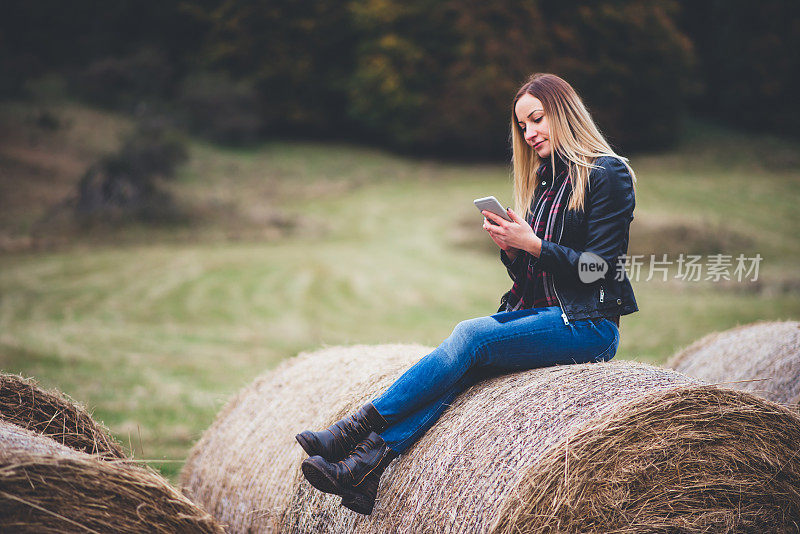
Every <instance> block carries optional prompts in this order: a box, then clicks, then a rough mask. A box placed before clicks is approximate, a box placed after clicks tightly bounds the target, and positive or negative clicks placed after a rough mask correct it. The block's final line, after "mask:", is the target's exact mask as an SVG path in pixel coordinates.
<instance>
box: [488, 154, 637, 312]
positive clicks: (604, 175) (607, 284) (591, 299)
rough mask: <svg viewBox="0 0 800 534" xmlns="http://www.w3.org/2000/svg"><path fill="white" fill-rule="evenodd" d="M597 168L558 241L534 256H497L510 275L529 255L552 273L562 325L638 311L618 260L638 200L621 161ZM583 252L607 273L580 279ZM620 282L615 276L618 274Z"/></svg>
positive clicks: (519, 272)
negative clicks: (604, 265)
mask: <svg viewBox="0 0 800 534" xmlns="http://www.w3.org/2000/svg"><path fill="white" fill-rule="evenodd" d="M595 165H598V166H599V168H597V169H594V170H592V172H591V173H590V175H589V191H588V192H587V194H586V198H585V199H584V209H583V211H577V212H576V211H573V210H568V209H565V211H564V217H565V219H564V225H563V232H562V235H561V236H560V239H558V240H557V241H556V242H553V241H545V240H542V251H541V254H540V255H539V257H538V258H534V257H531V256H530V255H529V254H528V253H520V254H518V255H517V257H516V258H515V259H514V261H513V262H512V261H510V260H509V259H508V256H506V254H505V253H503V252H502V251H501V255H500V257H501V259H502V261H503V263H504V264H505V265H506V267H507V268H508V270H509V274H510V275H511V276H512V279H514V277H515V276H526V275H527V273H526V272H525V271H526V270H527V259H528V258H530V259H531V261H533V262H534V264H533V265H534V267H535V268H539V269H542V270H545V271H547V272H549V273H551V274H552V275H553V283H554V285H555V289H556V295H557V297H558V301H559V304H560V306H561V309H562V311H563V314H562V317H563V318H564V323H565V324H568V323H569V321H571V320H578V319H595V318H601V317H615V316H618V315H627V314H629V313H633V312H635V311H638V310H639V308H638V306H637V305H636V299H635V297H634V295H633V288H632V287H631V283H630V280H628V275H627V273H625V270H624V268H622V267H620V266H619V262H618V259H619V258H620V257H622V258H624V257H625V256H626V255H627V253H628V236H629V230H630V223H631V221H632V220H633V209H634V207H635V205H636V198H635V195H634V190H633V180H632V178H631V175H630V173H629V172H628V169H627V167H626V166H625V164H624V163H623V162H622V161H620V160H619V159H617V158H614V157H601V158H598V159H597V160H596V161H595ZM582 252H592V253H594V254H597V255H598V256H600V257H601V258H603V260H605V262H606V263H607V264H608V270H607V271H606V273H605V275H604V276H603V277H602V278H601V279H599V280H596V281H594V282H592V283H588V284H587V283H584V282H582V281H581V277H580V275H579V271H578V269H579V258H580V256H581V253H582ZM620 274H621V275H622V280H618V279H617V278H618V277H619V275H620ZM508 295H509V293H506V294H505V295H503V299H502V302H501V306H500V309H499V310H498V311H505V310H506V301H507V299H508Z"/></svg>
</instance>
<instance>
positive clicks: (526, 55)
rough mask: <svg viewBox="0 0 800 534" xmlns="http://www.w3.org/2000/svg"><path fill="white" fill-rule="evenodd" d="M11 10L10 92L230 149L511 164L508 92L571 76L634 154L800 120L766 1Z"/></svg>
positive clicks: (789, 7)
mask: <svg viewBox="0 0 800 534" xmlns="http://www.w3.org/2000/svg"><path fill="white" fill-rule="evenodd" d="M753 6H754V5H753V4H752V3H751V2H747V3H745V2H744V1H743V0H663V1H653V0H605V1H593V2H589V1H579V0H560V1H559V2H545V1H537V0H528V1H523V0H495V1H493V2H481V1H477V0H351V1H347V2H334V1H330V0H319V1H315V2H297V1H296V0H293V1H290V0H258V1H253V0H176V1H168V0H161V1H155V0H137V1H135V2H134V1H132V0H117V1H114V2H101V1H98V0H73V1H72V2H61V1H57V0H37V1H36V2H30V1H25V0H9V1H8V2H6V3H5V4H4V8H5V9H4V16H3V17H2V20H0V69H2V72H3V74H2V77H0V95H2V96H4V97H6V98H19V97H20V96H25V95H26V94H28V93H30V91H31V89H30V88H31V86H32V85H31V82H32V81H34V80H36V79H40V78H41V77H42V76H44V75H50V76H57V77H58V78H59V79H60V80H63V84H64V86H65V90H66V91H67V92H68V93H69V94H71V95H74V96H77V97H80V98H84V99H86V100H88V101H91V102H93V103H95V104H99V105H103V106H108V107H113V108H118V109H125V110H129V111H133V110H135V109H139V108H141V107H142V106H148V107H149V108H150V109H159V110H163V111H164V112H165V113H167V114H170V115H171V116H173V117H175V120H176V121H177V122H178V123H179V124H181V125H183V126H185V128H186V129H187V130H189V131H191V132H193V133H195V134H197V135H200V136H204V137H207V138H209V139H211V140H214V141H218V142H223V143H234V144H235V143H246V142H250V141H254V140H257V139H262V138H265V137H273V136H283V137H286V136H293V137H302V138H313V139H324V140H331V139H337V140H341V139H348V140H355V141H362V142H369V143H376V144H379V145H382V146H388V147H391V148H392V149H394V150H398V151H402V152H410V153H422V154H436V155H442V156H453V157H465V156H469V157H479V158H498V157H506V156H507V150H508V149H507V144H508V143H507V137H508V128H509V123H510V109H511V106H510V104H511V98H512V97H513V95H514V92H515V90H516V89H517V88H518V87H519V85H521V84H522V83H523V82H524V81H525V79H526V77H527V76H528V75H529V74H530V73H532V72H535V71H545V72H554V73H556V74H559V75H561V76H562V77H564V78H565V79H567V80H568V81H570V82H571V83H572V84H573V85H574V86H575V87H576V89H577V90H578V91H579V93H580V94H581V95H583V97H584V98H585V101H586V103H587V105H588V107H589V108H590V110H591V111H592V112H593V114H594V116H595V118H596V119H597V121H598V123H599V125H600V127H601V129H602V130H603V131H604V132H605V133H606V134H607V135H608V137H609V138H610V140H611V142H612V144H614V145H616V146H618V147H620V148H621V150H623V151H624V152H630V151H632V150H638V149H658V148H662V147H665V146H668V145H670V144H671V143H674V142H675V141H676V140H677V136H678V134H679V132H680V126H681V120H682V118H683V117H685V115H686V114H687V113H693V114H700V115H703V116H705V117H708V118H711V119H714V120H717V121H721V122H725V123H730V124H733V125H735V126H739V127H747V128H754V129H757V130H759V131H770V132H777V133H788V134H793V133H794V132H793V127H794V125H796V124H798V118H800V113H799V112H798V109H799V108H800V103H798V101H797V99H796V98H793V97H794V95H796V94H797V93H798V87H797V85H798V82H797V81H796V79H797V76H796V73H797V72H798V54H796V50H797V49H799V48H800V47H799V46H798V44H800V43H798V42H797V41H798V40H799V39H800V32H798V31H797V29H798V28H799V27H800V3H798V2H796V1H792V0H764V1H762V2H760V3H759V4H758V7H757V8H754V7H753Z"/></svg>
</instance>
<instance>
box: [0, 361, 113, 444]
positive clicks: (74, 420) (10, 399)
mask: <svg viewBox="0 0 800 534" xmlns="http://www.w3.org/2000/svg"><path fill="white" fill-rule="evenodd" d="M0 420H3V421H7V422H10V423H14V424H15V425H19V426H21V427H23V428H27V429H30V430H32V431H34V432H37V433H39V434H42V435H44V436H48V437H50V438H52V439H54V440H55V441H57V442H59V443H61V444H63V445H66V446H67V447H71V448H73V449H75V450H79V451H83V452H86V453H89V454H97V455H99V456H102V457H104V458H125V453H124V452H123V450H122V447H121V446H120V444H119V443H117V442H116V441H115V440H114V438H112V437H111V434H110V433H109V431H108V429H107V428H106V427H104V426H103V425H102V424H101V423H98V422H97V421H95V420H94V419H92V416H91V415H90V414H89V412H87V411H86V410H85V409H84V408H83V407H82V406H81V405H80V404H78V403H77V402H75V401H74V400H72V399H70V398H69V397H68V396H66V395H65V394H63V393H61V392H59V391H55V390H46V389H43V388H41V387H40V386H39V385H38V384H37V383H36V381H35V380H32V379H29V378H23V377H21V376H19V375H13V374H6V373H0Z"/></svg>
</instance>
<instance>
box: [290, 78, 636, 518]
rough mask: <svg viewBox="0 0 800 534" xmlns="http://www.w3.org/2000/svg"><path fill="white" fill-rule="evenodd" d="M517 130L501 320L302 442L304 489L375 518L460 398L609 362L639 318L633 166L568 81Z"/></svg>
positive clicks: (504, 239)
mask: <svg viewBox="0 0 800 534" xmlns="http://www.w3.org/2000/svg"><path fill="white" fill-rule="evenodd" d="M511 121H512V122H511V131H512V144H513V147H512V148H513V166H514V200H515V204H516V211H515V210H512V209H511V208H509V209H508V215H509V217H510V218H511V222H508V221H506V220H504V219H503V218H501V217H498V216H497V215H495V214H493V213H491V212H488V211H484V212H483V215H484V217H485V220H484V223H483V228H484V229H485V230H486V231H487V232H488V234H489V237H491V238H492V240H494V242H495V243H496V244H497V245H498V246H499V247H500V249H501V252H500V257H501V260H502V261H503V263H504V264H505V266H506V268H507V269H508V273H509V275H510V276H511V279H512V280H513V287H512V288H511V290H510V291H509V292H507V293H506V294H505V295H504V296H503V298H502V304H501V306H500V309H499V310H498V313H496V314H495V315H491V316H489V317H481V318H477V319H472V320H468V321H464V322H461V323H459V324H458V325H457V326H456V328H455V329H454V330H453V333H452V334H451V335H450V337H448V338H447V339H446V340H445V341H444V342H442V344H441V345H439V347H437V348H436V349H435V350H434V351H433V352H431V353H430V354H428V355H427V356H425V357H423V358H422V359H421V360H419V361H418V362H417V363H416V364H414V366H412V367H411V368H410V369H409V370H408V371H406V372H405V373H404V374H403V375H402V376H401V377H400V378H399V379H397V380H396V381H395V382H394V383H393V384H392V385H391V386H390V387H389V388H388V389H387V390H386V391H385V392H384V393H383V394H382V395H380V396H379V397H378V398H376V399H374V400H373V401H372V402H370V403H367V404H366V405H364V406H363V407H362V408H361V409H360V410H359V411H358V412H357V413H355V414H353V415H350V416H349V417H347V418H345V419H343V420H341V421H338V422H337V423H334V424H333V425H332V426H331V427H329V428H328V429H326V430H323V431H321V432H311V431H305V432H302V433H300V434H298V435H297V441H298V442H299V443H300V445H301V446H302V447H303V449H305V451H306V452H307V453H308V454H309V455H310V458H307V459H306V460H305V461H304V462H303V465H302V469H303V474H304V475H305V477H306V479H308V481H309V482H310V483H311V484H312V485H313V486H314V487H316V488H317V489H319V490H321V491H324V492H327V493H334V494H337V495H342V504H343V505H344V506H346V507H348V508H350V509H352V510H354V511H356V512H359V513H362V514H369V513H371V512H372V508H373V506H374V504H375V498H376V495H377V490H378V482H379V480H380V476H381V474H382V473H383V471H384V469H386V466H387V465H388V464H389V463H390V462H391V461H392V460H393V459H394V458H396V457H397V456H398V455H399V454H401V453H403V452H404V451H405V450H406V449H408V448H409V447H411V445H412V444H413V443H415V442H416V441H417V440H418V439H419V438H420V437H421V436H422V435H423V434H424V433H425V432H426V431H427V430H428V429H429V428H430V427H431V426H433V424H434V422H435V421H436V420H437V419H438V417H439V416H440V415H441V414H442V412H443V411H444V410H445V408H446V407H447V406H448V405H449V404H450V403H451V401H452V400H453V399H454V398H455V397H456V396H457V395H458V394H459V393H461V392H462V391H464V390H465V389H466V388H468V387H469V386H471V385H472V384H474V383H476V382H477V381H479V380H481V379H484V378H486V377H489V376H492V375H497V374H501V373H507V372H512V371H518V370H522V369H530V368H535V367H544V366H549V365H562V364H569V363H586V362H601V361H607V360H610V359H611V358H613V357H614V354H615V353H616V350H617V346H618V344H619V330H618V327H619V316H620V315H626V314H629V313H633V312H635V311H637V310H638V308H637V305H636V301H635V299H634V295H633V289H632V288H631V284H630V282H629V280H628V279H627V276H626V274H625V270H624V267H623V266H624V258H625V255H626V254H627V249H628V230H629V227H630V222H631V220H633V209H634V204H635V200H634V190H633V181H634V174H633V171H632V170H631V169H630V167H629V166H628V164H627V160H626V159H625V158H622V157H620V156H618V155H616V154H615V153H614V151H613V150H612V149H611V147H610V146H609V145H608V143H607V142H606V141H605V140H604V139H603V137H602V135H601V134H600V132H599V131H598V129H597V127H596V126H595V124H594V122H593V121H592V118H591V117H590V115H589V113H588V111H587V110H586V108H585V107H584V105H583V103H582V102H581V100H580V98H579V97H578V95H577V94H576V93H575V91H574V89H573V88H572V87H571V86H570V85H569V84H568V83H567V82H565V81H564V80H562V79H561V78H559V77H558V76H555V75H552V74H536V75H534V76H532V77H531V78H530V79H529V80H528V82H527V83H526V84H525V85H523V86H522V87H521V88H520V90H519V91H518V92H517V95H516V97H515V98H514V103H513V108H512V117H511ZM518 213H520V214H522V216H520V215H518Z"/></svg>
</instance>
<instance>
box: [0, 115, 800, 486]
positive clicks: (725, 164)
mask: <svg viewBox="0 0 800 534" xmlns="http://www.w3.org/2000/svg"><path fill="white" fill-rule="evenodd" d="M33 112H34V110H33V108H31V107H30V106H24V105H14V106H11V105H5V106H4V107H3V108H0V118H2V120H3V121H4V122H5V123H6V125H9V124H10V125H12V126H14V128H13V131H14V132H15V133H14V134H13V135H12V134H9V133H8V132H9V131H10V130H9V129H6V133H5V134H4V137H3V138H2V139H0V141H1V143H0V171H2V172H0V195H2V199H0V208H1V209H2V214H0V244H2V243H5V244H6V249H5V252H0V368H2V370H3V371H6V372H15V373H21V374H24V375H27V376H34V377H36V378H37V379H39V380H40V382H42V383H43V384H44V385H46V386H52V387H58V388H59V389H61V390H63V391H65V392H67V393H68V394H69V395H71V396H72V397H73V398H75V399H78V400H80V401H82V402H83V403H85V404H86V405H87V406H88V407H89V408H90V409H91V410H92V411H93V413H94V414H95V416H96V417H97V418H98V419H100V420H102V421H104V422H105V423H106V424H107V425H108V426H109V427H110V428H111V430H112V431H113V433H114V434H115V435H116V436H117V437H118V438H119V439H120V440H121V441H122V442H123V443H125V444H126V446H128V447H129V448H130V449H131V452H132V453H133V454H135V456H136V457H137V458H142V459H146V460H148V461H149V462H150V463H151V464H152V465H153V466H154V467H156V468H158V469H160V470H161V471H162V472H163V473H165V474H166V475H167V476H169V477H172V478H173V479H174V477H175V476H176V474H177V472H178V471H179V470H180V467H181V463H182V461H183V459H184V458H185V457H186V454H187V452H188V450H189V448H190V447H191V445H192V444H193V443H194V442H195V441H196V440H197V439H198V438H199V436H200V435H201V434H202V432H203V430H204V429H205V428H207V427H208V426H209V424H210V423H211V422H212V421H213V419H214V416H215V414H216V413H217V412H218V410H219V409H220V408H221V407H222V406H223V404H224V403H225V402H226V400H227V399H228V398H229V396H230V395H231V394H232V393H234V392H235V391H237V390H238V389H240V388H241V387H243V386H244V385H245V384H248V383H249V382H250V381H252V379H253V378H254V377H255V376H256V375H258V374H260V373H262V372H264V371H265V370H267V369H269V368H271V367H273V366H274V365H276V364H277V363H278V362H279V361H281V360H283V359H285V358H288V357H291V356H293V355H295V354H297V353H298V352H299V351H302V350H309V349H315V348H318V347H321V346H323V345H336V344H353V343H385V342H419V343H425V344H430V345H435V344H438V342H439V341H441V340H442V339H443V338H444V337H446V336H447V335H448V334H449V332H450V330H451V329H452V327H453V326H454V325H455V324H456V323H457V322H458V321H460V320H463V319H466V318H469V317H474V316H478V315H486V314H489V313H492V312H494V311H495V309H496V307H497V302H498V299H499V297H500V295H501V294H502V293H503V292H504V291H505V290H506V289H508V286H509V280H508V278H507V275H506V273H505V270H504V269H503V268H502V266H501V264H500V263H499V260H498V257H497V254H496V251H495V250H494V249H493V248H492V247H493V245H492V244H491V243H490V242H488V238H487V237H486V236H484V233H483V230H482V229H481V217H480V215H479V214H478V213H477V211H476V210H475V208H474V207H473V206H472V199H473V198H476V197H478V196H485V195H489V194H494V195H495V196H497V197H498V198H499V199H500V200H501V202H505V203H510V200H511V182H510V178H509V173H508V169H507V168H506V167H505V166H504V165H501V164H498V165H458V164H454V163H441V162H434V161H422V160H411V159H405V158H401V157H398V156H393V155H390V154H387V153H384V152H381V151H378V150H373V149H366V148H360V147H354V146H347V145H322V144H314V143H301V142H292V143H289V142H271V143H265V144H263V145H260V146H258V147H252V148H249V149H237V150H233V149H224V148H220V147H216V146H210V145H208V144H204V143H200V142H192V144H191V147H190V148H191V159H190V161H189V163H187V164H186V165H185V166H184V167H183V168H182V169H181V170H180V174H179V177H178V179H177V181H176V182H175V183H173V184H171V185H170V187H171V188H172V190H173V192H174V193H175V195H176V197H177V198H178V199H179V200H180V201H181V202H182V203H183V205H185V206H186V209H187V210H188V211H189V212H190V213H192V214H193V218H192V219H191V221H190V222H187V223H185V224H182V225H178V226H173V227H166V228H157V229H152V228H147V227H143V226H132V227H128V228H124V229H122V228H118V229H99V230H98V229H95V230H93V231H92V232H87V233H80V232H77V231H74V230H70V231H65V230H64V229H63V228H57V229H53V228H49V229H48V228H45V230H41V228H40V225H39V222H40V221H41V220H42V218H43V217H44V216H45V214H46V213H48V210H51V208H52V206H53V205H54V204H55V203H57V202H58V201H59V200H60V199H62V198H63V197H65V196H66V195H68V194H70V192H71V191H72V190H73V188H74V186H75V183H76V182H77V180H78V179H79V178H80V175H81V173H82V172H83V171H84V170H85V168H86V166H87V165H88V164H89V163H90V162H91V161H92V159H93V158H94V157H96V156H97V154H99V153H102V152H103V151H106V150H110V148H111V147H113V142H112V141H109V140H113V139H116V135H117V134H118V133H119V132H120V131H124V130H125V129H127V128H129V124H128V122H127V121H126V119H124V118H122V117H118V116H115V115H112V114H108V113H101V112H98V111H95V110H89V109H86V108H83V107H81V106H77V105H74V104H60V105H58V106H57V107H55V108H54V113H56V114H57V115H58V116H59V117H61V118H62V123H63V126H62V127H61V128H60V129H58V130H56V131H52V132H51V131H42V130H40V129H39V130H37V129H36V127H35V126H33V125H31V124H30V120H29V119H28V117H30V115H31V113H33ZM798 163H800V147H799V146H798V145H797V144H796V143H792V142H788V141H784V140H780V139H766V138H758V139H753V138H752V137H750V136H746V135H743V134H735V133H731V132H726V131H721V130H717V129H714V128H711V127H708V126H702V125H694V126H693V127H692V128H691V129H689V130H688V131H687V133H686V135H685V136H684V138H683V141H682V142H681V144H680V146H679V147H678V148H676V149H673V150H671V151H669V152H665V153H662V154H644V155H638V156H635V157H633V158H632V164H633V167H634V168H635V169H636V171H637V174H638V184H637V210H636V220H635V221H634V225H633V229H632V233H633V235H632V241H631V251H632V252H636V253H641V254H645V255H649V254H651V253H654V254H659V255H660V254H661V253H662V252H663V253H668V254H669V256H670V258H674V257H677V254H679V253H681V252H694V253H698V254H704V255H707V254H712V253H718V252H721V253H727V254H733V255H736V254H739V253H744V254H746V255H748V256H752V255H754V254H755V253H759V254H761V256H762V257H763V261H762V263H761V265H760V271H759V280H758V281H757V282H755V283H744V282H743V283H736V282H735V281H732V282H728V283H713V282H681V281H678V280H675V279H674V278H671V279H670V280H669V281H667V282H662V281H658V280H655V279H654V280H650V281H645V280H643V279H642V280H640V281H638V282H634V289H635V291H636V295H637V299H638V302H639V307H640V309H641V311H640V312H639V313H636V314H633V315H631V316H627V317H625V318H623V321H622V328H621V332H622V337H621V345H620V349H619V352H618V353H617V358H622V359H635V360H641V361H647V362H655V363H659V362H663V361H664V360H665V359H666V358H667V357H668V356H669V355H671V354H672V353H674V352H675V351H676V350H677V349H679V348H680V347H682V346H685V345H686V344H688V343H690V342H692V341H693V340H695V339H697V338H698V337H700V336H702V335H704V334H706V333H708V332H712V331H715V330H722V329H727V328H730V327H733V326H735V325H737V324H742V323H748V322H752V321H756V320H775V319H798V318H800V276H798V274H797V267H796V265H797V263H798V261H800V239H798V230H800V214H798V210H797V204H798V201H800V173H798V172H797V171H796V169H797V164H798ZM37 228H38V229H37ZM47 232H51V234H52V235H51V238H47V236H48V235H49V234H48V233H47ZM42 235H43V236H44V237H42ZM32 236H33V237H32ZM298 430H301V429H298Z"/></svg>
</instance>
